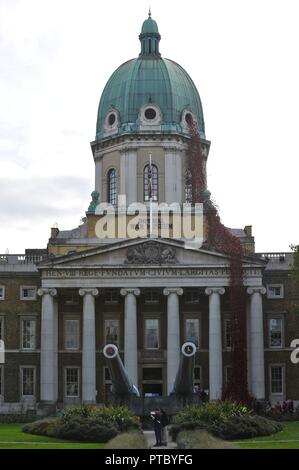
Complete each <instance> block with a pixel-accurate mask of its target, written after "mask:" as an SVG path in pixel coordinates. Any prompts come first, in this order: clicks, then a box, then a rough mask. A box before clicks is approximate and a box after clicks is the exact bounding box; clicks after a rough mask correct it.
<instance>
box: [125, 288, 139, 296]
mask: <svg viewBox="0 0 299 470" xmlns="http://www.w3.org/2000/svg"><path fill="white" fill-rule="evenodd" d="M128 294H133V295H135V297H138V295H140V289H137V288H133V289H132V288H131V289H129V288H128V289H127V288H123V289H120V295H122V296H123V297H125V296H126V295H128Z"/></svg>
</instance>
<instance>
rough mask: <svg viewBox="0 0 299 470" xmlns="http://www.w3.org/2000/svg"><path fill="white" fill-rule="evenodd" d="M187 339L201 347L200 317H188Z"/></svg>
mask: <svg viewBox="0 0 299 470" xmlns="http://www.w3.org/2000/svg"><path fill="white" fill-rule="evenodd" d="M186 341H191V342H192V343H194V344H195V346H196V347H197V348H199V319H198V318H187V319H186Z"/></svg>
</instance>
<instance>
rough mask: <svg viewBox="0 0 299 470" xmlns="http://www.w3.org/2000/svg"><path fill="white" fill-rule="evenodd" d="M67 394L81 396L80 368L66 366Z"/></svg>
mask: <svg viewBox="0 0 299 470" xmlns="http://www.w3.org/2000/svg"><path fill="white" fill-rule="evenodd" d="M64 385H65V396H66V397H69V398H71V397H79V368H78V367H66V368H65V384H64Z"/></svg>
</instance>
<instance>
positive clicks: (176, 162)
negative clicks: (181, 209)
mask: <svg viewBox="0 0 299 470" xmlns="http://www.w3.org/2000/svg"><path fill="white" fill-rule="evenodd" d="M165 202H167V204H171V203H172V202H178V203H179V204H181V203H182V155H181V152H180V151H179V150H178V149H176V148H166V149H165Z"/></svg>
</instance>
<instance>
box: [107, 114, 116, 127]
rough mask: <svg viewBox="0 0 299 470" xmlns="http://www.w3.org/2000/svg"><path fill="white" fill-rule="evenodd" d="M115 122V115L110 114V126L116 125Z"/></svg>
mask: <svg viewBox="0 0 299 470" xmlns="http://www.w3.org/2000/svg"><path fill="white" fill-rule="evenodd" d="M115 121H116V116H115V114H114V113H111V114H109V116H108V123H109V126H113V124H115Z"/></svg>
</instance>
